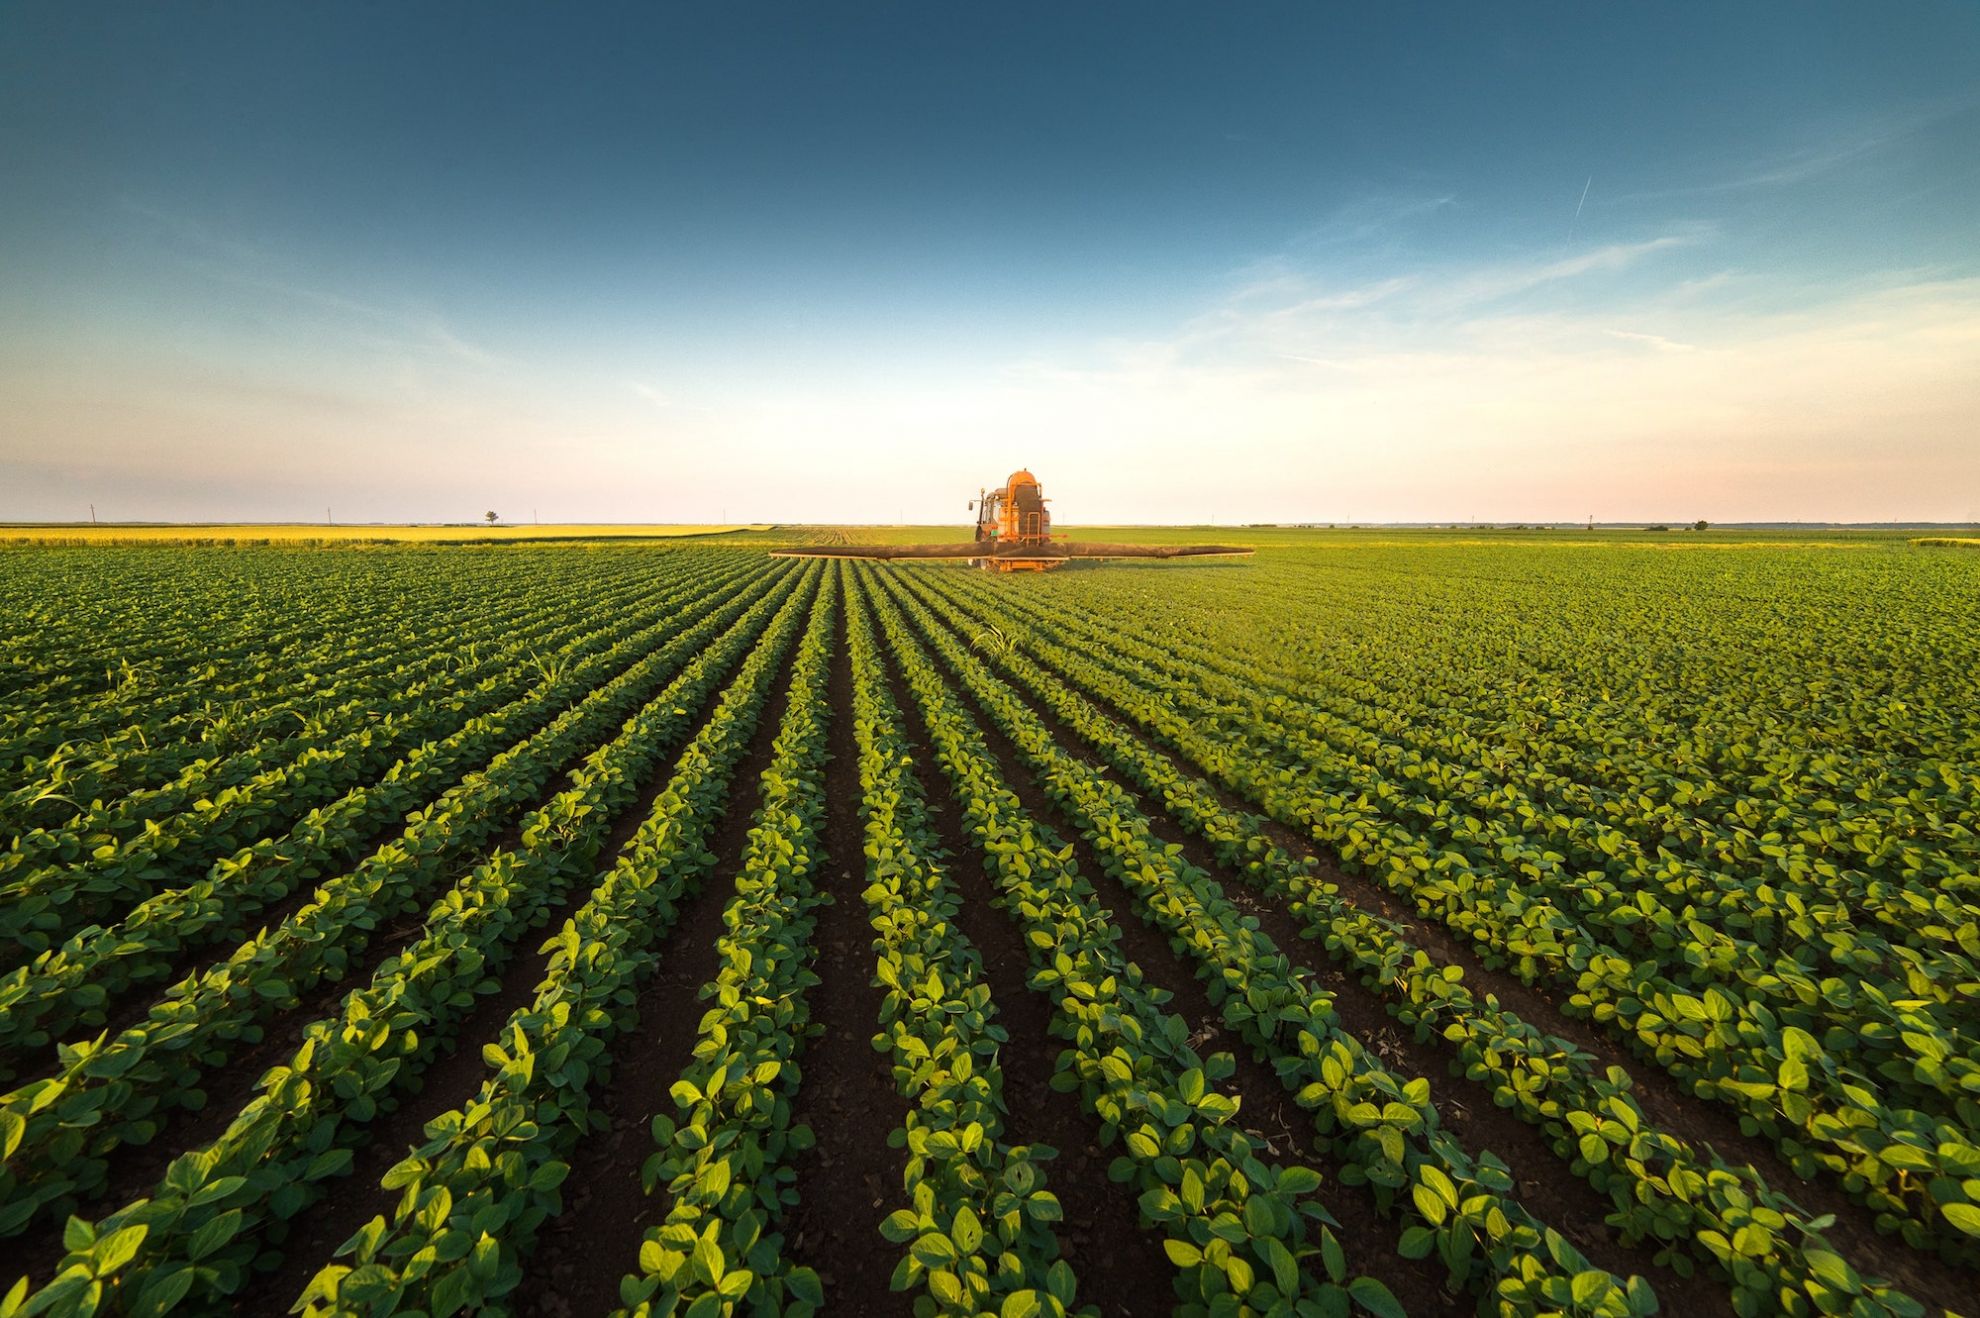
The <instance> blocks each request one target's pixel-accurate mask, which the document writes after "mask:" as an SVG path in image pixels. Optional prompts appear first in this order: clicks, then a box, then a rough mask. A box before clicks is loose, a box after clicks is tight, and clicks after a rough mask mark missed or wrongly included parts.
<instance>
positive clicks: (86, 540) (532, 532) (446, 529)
mask: <svg viewBox="0 0 1980 1318" xmlns="http://www.w3.org/2000/svg"><path fill="white" fill-rule="evenodd" d="M772 529H774V528H772V527H769V526H743V525H734V524H731V525H723V526H693V525H683V524H677V523H654V524H650V525H635V524H625V525H610V524H600V523H570V524H564V523H559V524H553V525H543V524H540V523H535V522H527V523H511V522H501V523H496V524H491V525H483V524H481V523H466V524H460V525H447V526H393V525H386V524H383V523H375V522H361V523H357V524H355V525H342V526H339V525H308V524H305V523H301V522H265V523H262V522H212V523H204V524H201V523H190V522H122V523H118V522H106V523H104V524H102V525H97V524H95V523H92V522H0V545H395V544H436V543H445V544H468V543H472V544H480V543H506V542H512V541H519V540H675V539H680V538H683V537H688V536H693V537H716V536H731V535H736V534H747V533H752V532H756V533H760V532H764V531H769V530H772Z"/></svg>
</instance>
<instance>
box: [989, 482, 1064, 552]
mask: <svg viewBox="0 0 1980 1318" xmlns="http://www.w3.org/2000/svg"><path fill="white" fill-rule="evenodd" d="M1047 502H1048V501H1047V499H1046V498H1045V490H1044V487H1043V486H1041V485H1039V483H1038V478H1037V477H1036V476H1034V475H1032V474H1031V473H1030V472H1029V471H1025V470H1022V469H1020V470H1017V471H1014V472H1012V473H1011V478H1010V479H1009V480H1007V481H1005V482H1004V487H1003V488H1002V489H1000V490H978V491H977V494H976V497H975V498H974V499H972V500H970V502H969V506H970V507H971V508H974V509H975V510H976V543H977V544H979V545H987V546H988V547H989V549H990V553H989V554H987V555H985V556H984V557H982V558H972V559H971V560H970V561H969V565H970V566H971V567H982V568H994V569H996V570H997V571H999V572H1043V571H1044V570H1045V569H1046V568H1048V567H1057V566H1058V565H1059V564H1060V563H1062V562H1064V561H1065V560H1063V559H1055V558H1010V557H1002V558H1000V557H998V556H997V552H996V551H997V550H999V549H1003V548H1012V547H1016V546H1020V545H1030V546H1032V547H1033V548H1037V547H1041V546H1046V545H1050V544H1051V543H1052V514H1051V512H1050V510H1048V509H1047V508H1046V507H1045V504H1046V503H1047Z"/></svg>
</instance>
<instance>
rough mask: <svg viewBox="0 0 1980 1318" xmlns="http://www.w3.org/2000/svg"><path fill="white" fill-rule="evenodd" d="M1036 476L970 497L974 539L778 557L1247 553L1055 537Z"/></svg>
mask: <svg viewBox="0 0 1980 1318" xmlns="http://www.w3.org/2000/svg"><path fill="white" fill-rule="evenodd" d="M1047 502H1048V500H1047V499H1046V498H1045V491H1044V488H1043V487H1042V486H1040V485H1039V483H1038V478H1037V477H1036V476H1034V475H1032V474H1031V473H1030V472H1029V471H1023V470H1020V471H1014V472H1012V473H1011V478H1010V479H1009V480H1007V481H1005V482H1004V484H1003V485H1002V486H1000V487H999V488H997V489H994V490H983V491H981V492H979V493H978V495H977V497H976V498H974V499H971V500H970V501H969V506H970V507H971V508H972V509H974V510H975V512H976V539H974V540H972V541H970V542H969V543H967V544H959V545H817V546H806V547H804V548H801V549H795V548H794V549H780V550H777V551H776V553H775V557H778V558H875V559H887V560H904V559H929V558H962V559H967V560H969V565H970V566H971V567H980V568H984V569H986V570H989V571H996V572H1043V571H1044V570H1045V569H1046V568H1051V567H1057V566H1058V565H1059V564H1061V563H1064V562H1068V561H1070V560H1072V559H1075V558H1212V557H1233V556H1241V555H1248V554H1250V553H1251V552H1252V551H1251V549H1250V547H1249V546H1246V545H1116V544H1096V543H1090V542H1086V543H1083V542H1080V541H1068V540H1064V539H1055V538H1054V537H1053V535H1052V514H1051V512H1050V511H1048V510H1047V509H1046V507H1045V505H1046V503H1047Z"/></svg>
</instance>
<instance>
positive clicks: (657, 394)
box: [626, 380, 674, 412]
mask: <svg viewBox="0 0 1980 1318" xmlns="http://www.w3.org/2000/svg"><path fill="white" fill-rule="evenodd" d="M626 388H628V389H630V390H632V391H633V392H634V393H636V394H638V395H639V396H640V397H641V398H644V399H645V400H646V401H647V402H649V403H651V404H653V405H654V406H655V407H657V408H659V409H660V410H661V411H663V412H664V411H670V410H672V408H673V406H674V400H673V399H672V398H670V397H668V396H667V395H666V394H664V393H662V392H661V391H660V390H658V389H655V388H654V387H653V386H652V385H650V384H647V383H645V382H644V381H642V380H628V381H626Z"/></svg>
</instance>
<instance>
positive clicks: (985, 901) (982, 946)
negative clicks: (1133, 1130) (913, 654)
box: [888, 671, 1176, 1315]
mask: <svg viewBox="0 0 1980 1318" xmlns="http://www.w3.org/2000/svg"><path fill="white" fill-rule="evenodd" d="M888 679H889V686H890V688H891V690H892V693H893V697H894V703H895V704H896V705H897V706H898V707H899V708H900V710H901V712H902V715H903V718H904V720H905V724H904V727H903V732H904V733H905V734H906V735H907V736H908V737H909V739H910V741H911V744H912V746H913V752H914V753H913V755H912V758H913V760H914V772H915V773H916V775H917V777H918V780H919V782H920V785H921V790H922V794H923V798H924V799H925V801H926V802H927V805H928V812H929V818H930V820H931V822H932V823H933V825H934V828H935V831H936V834H937V837H938V838H939V840H940V843H941V845H942V848H943V849H944V851H945V852H946V853H947V855H948V857H949V858H950V864H949V866H948V873H949V877H950V879H951V880H952V881H953V882H954V883H955V884H956V887H957V890H958V892H959V893H960V895H961V897H962V903H961V909H960V910H959V911H958V913H957V916H956V924H957V927H958V928H960V929H961V930H962V932H963V934H964V936H965V937H967V938H968V939H969V940H970V942H971V943H973V944H974V945H975V946H976V949H977V951H978V952H980V953H981V954H982V957H983V973H984V978H985V980H986V981H987V982H988V983H989V985H990V996H991V1000H992V1001H993V1003H994V1004H995V1005H996V1010H997V1020H998V1023H1000V1024H1001V1025H1002V1026H1003V1027H1004V1029H1005V1031H1006V1032H1007V1033H1008V1034H1009V1035H1010V1041H1009V1042H1008V1043H1007V1044H1006V1045H1005V1046H1004V1047H1003V1049H1002V1050H1000V1052H999V1053H998V1058H997V1060H998V1063H999V1066H1000V1068H1001V1069H1002V1071H1003V1076H1004V1085H1003V1099H1004V1109H1005V1114H1006V1115H1005V1122H1004V1136H1005V1139H1006V1141H1007V1142H1009V1143H1012V1144H1028V1145H1044V1146H1048V1147H1050V1148H1052V1149H1055V1150H1057V1152H1058V1157H1057V1158H1056V1159H1054V1160H1053V1161H1052V1162H1050V1163H1048V1164H1047V1165H1046V1168H1045V1171H1046V1177H1045V1180H1046V1188H1047V1189H1049V1190H1051V1191H1052V1193H1053V1194H1054V1195H1056V1196H1057V1197H1058V1199H1059V1203H1060V1206H1061V1207H1062V1208H1063V1210H1064V1219H1065V1220H1064V1221H1063V1222H1062V1223H1061V1226H1060V1232H1059V1243H1060V1247H1061V1248H1062V1249H1063V1250H1064V1252H1065V1256H1066V1258H1067V1260H1068V1261H1069V1262H1070V1263H1071V1264H1072V1266H1073V1269H1074V1271H1075V1272H1077V1273H1078V1274H1079V1279H1080V1288H1081V1296H1080V1298H1081V1299H1082V1300H1084V1301H1086V1302H1089V1303H1091V1302H1094V1301H1096V1300H1099V1299H1101V1297H1104V1307H1105V1309H1106V1311H1107V1312H1108V1313H1114V1314H1121V1315H1150V1314H1163V1313H1168V1312H1170V1311H1172V1310H1173V1309H1174V1308H1175V1305H1176V1299H1175V1292H1174V1287H1173V1281H1172V1279H1173V1277H1174V1275H1175V1268H1174V1266H1173V1265H1172V1264H1171V1263H1170V1262H1169V1259H1168V1256H1167V1255H1166V1254H1165V1253H1164V1252H1163V1250H1162V1237H1161V1234H1160V1233H1159V1232H1157V1231H1154V1230H1150V1229H1146V1228H1144V1227H1143V1226H1142V1225H1141V1215H1140V1209H1139V1207H1138V1206H1137V1205H1136V1203H1135V1197H1134V1194H1133V1193H1132V1191H1131V1190H1129V1189H1128V1188H1127V1187H1125V1186H1118V1185H1115V1184H1114V1183H1113V1182H1112V1181H1110V1180H1109V1179H1108V1177H1107V1167H1108V1164H1109V1163H1110V1162H1112V1161H1113V1156H1112V1154H1110V1153H1109V1152H1108V1151H1107V1150H1105V1149H1102V1148H1101V1147H1100V1146H1099V1143H1098V1142H1097V1141H1096V1139H1095V1130H1096V1123H1095V1122H1094V1120H1093V1119H1092V1118H1091V1117H1090V1116H1089V1115H1088V1114H1087V1113H1086V1111H1085V1110H1084V1109H1083V1108H1082V1107H1081V1106H1080V1102H1079V1098H1078V1096H1077V1095H1075V1094H1068V1093H1060V1092H1059V1091H1058V1090H1055V1089H1053V1088H1052V1074H1053V1072H1054V1070H1055V1069H1056V1064H1057V1060H1058V1055H1059V1053H1060V1051H1061V1048H1062V1045H1061V1044H1060V1042H1059V1041H1058V1039H1057V1038H1056V1037H1054V1036H1053V1034H1052V1033H1051V1024H1052V1017H1053V1013H1054V1007H1053V1005H1052V1001H1051V999H1050V998H1049V997H1048V996H1047V995H1046V994H1045V993H1044V992H1043V991H1042V990H1034V989H1032V988H1031V987H1030V976H1031V958H1030V955H1029V953H1028V952H1027V951H1026V948H1025V942H1024V935H1023V932H1022V931H1021V929H1020V928H1019V926H1018V924H1017V922H1016V920H1015V918H1012V917H1008V916H1006V918H999V914H998V911H997V907H998V906H999V899H998V891H997V885H996V882H995V880H993V879H992V878H991V876H990V873H989V871H988V870H987V869H986V868H985V867H984V864H983V856H982V852H981V851H979V850H978V849H977V848H976V847H975V846H974V845H973V844H972V843H971V842H970V841H969V839H968V838H967V837H965V835H964V833H963V829H962V821H961V818H960V815H959V813H958V808H957V807H955V806H953V805H952V804H951V798H950V795H949V791H948V786H947V783H946V780H945V779H944V778H943V776H942V770H941V768H940V766H939V765H937V764H936V762H935V755H934V750H933V747H932V746H931V744H930V742H929V738H928V729H927V723H926V721H925V720H924V719H923V718H922V715H921V709H920V706H919V705H917V704H916V703H915V702H914V700H913V698H912V696H911V695H910V694H909V692H908V691H907V688H906V683H905V682H904V681H903V680H902V679H901V676H900V674H899V672H898V671H890V672H889V674H888Z"/></svg>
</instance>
